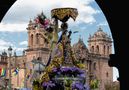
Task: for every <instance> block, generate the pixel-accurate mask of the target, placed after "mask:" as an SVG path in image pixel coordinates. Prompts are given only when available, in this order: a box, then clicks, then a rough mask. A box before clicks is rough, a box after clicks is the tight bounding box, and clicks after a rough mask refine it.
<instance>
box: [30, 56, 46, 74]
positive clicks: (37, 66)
mask: <svg viewBox="0 0 129 90" xmlns="http://www.w3.org/2000/svg"><path fill="white" fill-rule="evenodd" d="M32 63H33V64H35V66H34V71H38V72H39V74H41V72H42V71H44V69H45V65H44V64H43V63H42V61H41V59H40V58H38V59H33V60H32Z"/></svg>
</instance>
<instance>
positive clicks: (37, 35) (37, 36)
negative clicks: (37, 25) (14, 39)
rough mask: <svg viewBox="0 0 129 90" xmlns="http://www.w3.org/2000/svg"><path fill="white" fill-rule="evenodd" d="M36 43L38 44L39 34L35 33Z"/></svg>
mask: <svg viewBox="0 0 129 90" xmlns="http://www.w3.org/2000/svg"><path fill="white" fill-rule="evenodd" d="M36 44H39V34H38V33H37V34H36Z"/></svg>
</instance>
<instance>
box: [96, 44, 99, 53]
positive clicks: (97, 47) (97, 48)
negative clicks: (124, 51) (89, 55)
mask: <svg viewBox="0 0 129 90" xmlns="http://www.w3.org/2000/svg"><path fill="white" fill-rule="evenodd" d="M96 52H97V53H99V46H98V45H97V46H96Z"/></svg>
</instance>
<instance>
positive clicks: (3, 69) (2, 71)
mask: <svg viewBox="0 0 129 90" xmlns="http://www.w3.org/2000/svg"><path fill="white" fill-rule="evenodd" d="M5 75H6V69H5V68H2V70H1V76H2V77H3V76H5Z"/></svg>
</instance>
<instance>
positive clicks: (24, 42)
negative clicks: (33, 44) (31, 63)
mask: <svg viewBox="0 0 129 90" xmlns="http://www.w3.org/2000/svg"><path fill="white" fill-rule="evenodd" d="M27 44H28V42H27V41H22V42H20V43H19V45H25V46H27Z"/></svg>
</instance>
